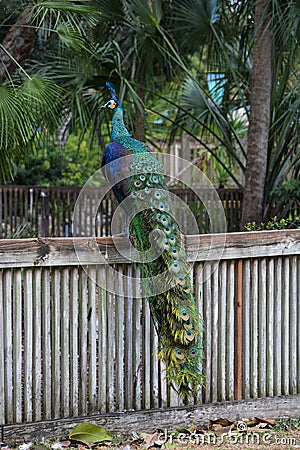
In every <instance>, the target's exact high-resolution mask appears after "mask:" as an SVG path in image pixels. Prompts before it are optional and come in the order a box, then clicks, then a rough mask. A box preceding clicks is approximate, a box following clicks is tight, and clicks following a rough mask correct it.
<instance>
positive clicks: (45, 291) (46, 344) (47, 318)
mask: <svg viewBox="0 0 300 450" xmlns="http://www.w3.org/2000/svg"><path fill="white" fill-rule="evenodd" d="M42 287H43V288H42V330H43V340H42V352H43V361H42V370H43V384H42V386H43V387H42V389H43V404H42V408H43V418H44V419H50V418H51V417H52V415H51V414H52V408H51V404H52V363H51V342H52V333H51V332H52V330H51V317H52V316H51V291H50V269H49V268H43V272H42Z"/></svg>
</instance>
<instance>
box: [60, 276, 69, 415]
mask: <svg viewBox="0 0 300 450" xmlns="http://www.w3.org/2000/svg"><path fill="white" fill-rule="evenodd" d="M69 289H70V274H69V268H63V269H62V271H61V306H60V307H61V317H60V327H61V333H60V345H61V368H62V370H61V412H62V414H63V417H67V416H68V414H69V403H70V359H69V353H70V298H69V295H70V293H69Z"/></svg>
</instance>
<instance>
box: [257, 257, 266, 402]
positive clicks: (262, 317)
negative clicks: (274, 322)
mask: <svg viewBox="0 0 300 450" xmlns="http://www.w3.org/2000/svg"><path fill="white" fill-rule="evenodd" d="M258 275H259V286H258V290H259V292H258V396H259V397H265V396H266V344H267V333H266V331H267V321H266V315H267V303H266V299H267V285H266V281H267V267H266V259H265V258H263V259H262V260H261V261H260V264H259V274H258Z"/></svg>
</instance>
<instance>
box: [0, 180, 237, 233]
mask: <svg viewBox="0 0 300 450" xmlns="http://www.w3.org/2000/svg"><path fill="white" fill-rule="evenodd" d="M80 192H81V188H79V187H66V186H63V187H59V186H52V187H41V186H0V237H1V238H3V239H6V238H11V237H18V235H20V236H21V237H35V236H51V237H70V236H73V234H74V230H73V211H74V206H75V203H76V201H77V199H78V196H79V194H80ZM171 192H172V193H173V194H174V195H176V196H178V197H179V198H180V199H182V200H183V201H184V202H185V203H186V204H187V206H188V207H190V209H191V211H192V213H193V214H194V217H195V219H196V221H197V224H198V227H199V233H208V232H210V223H209V217H208V213H207V210H206V207H205V205H204V203H205V199H207V198H209V196H210V195H211V192H210V190H209V189H203V192H202V197H203V199H204V203H203V202H202V201H200V199H199V197H198V196H197V195H196V193H195V192H193V191H191V190H187V189H171ZM217 192H218V195H219V197H220V199H221V202H222V205H223V208H224V211H225V215H226V219H227V229H228V231H238V230H239V224H240V205H241V199H242V193H241V191H240V190H238V189H219V190H217ZM102 197H103V199H102V201H101V204H100V206H99V208H98V209H97V211H96V214H91V213H90V211H94V209H95V206H94V205H95V203H96V202H97V200H98V199H99V198H102ZM79 201H80V203H81V205H80V206H79V209H80V208H81V209H82V210H84V211H85V213H84V216H83V221H84V222H85V223H84V224H82V225H83V228H85V230H86V222H89V228H90V229H91V230H92V231H91V233H92V235H96V236H99V237H100V236H110V235H111V231H110V224H111V219H112V216H113V214H114V211H115V209H116V207H117V201H116V200H115V198H114V195H113V194H112V192H108V193H106V194H105V195H103V190H101V188H92V187H89V188H85V189H84V194H81V196H80V200H79ZM75 234H76V232H75Z"/></svg>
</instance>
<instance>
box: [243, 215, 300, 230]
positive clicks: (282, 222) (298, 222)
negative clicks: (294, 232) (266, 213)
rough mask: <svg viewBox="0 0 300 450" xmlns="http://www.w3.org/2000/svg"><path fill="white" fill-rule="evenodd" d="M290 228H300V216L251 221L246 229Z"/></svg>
mask: <svg viewBox="0 0 300 450" xmlns="http://www.w3.org/2000/svg"><path fill="white" fill-rule="evenodd" d="M288 228H300V217H298V216H297V217H295V218H291V217H289V218H287V219H278V217H277V216H275V217H273V218H272V219H270V220H268V221H267V222H261V223H260V224H257V223H256V222H249V223H247V225H246V226H245V229H246V231H263V230H285V229H288Z"/></svg>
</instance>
